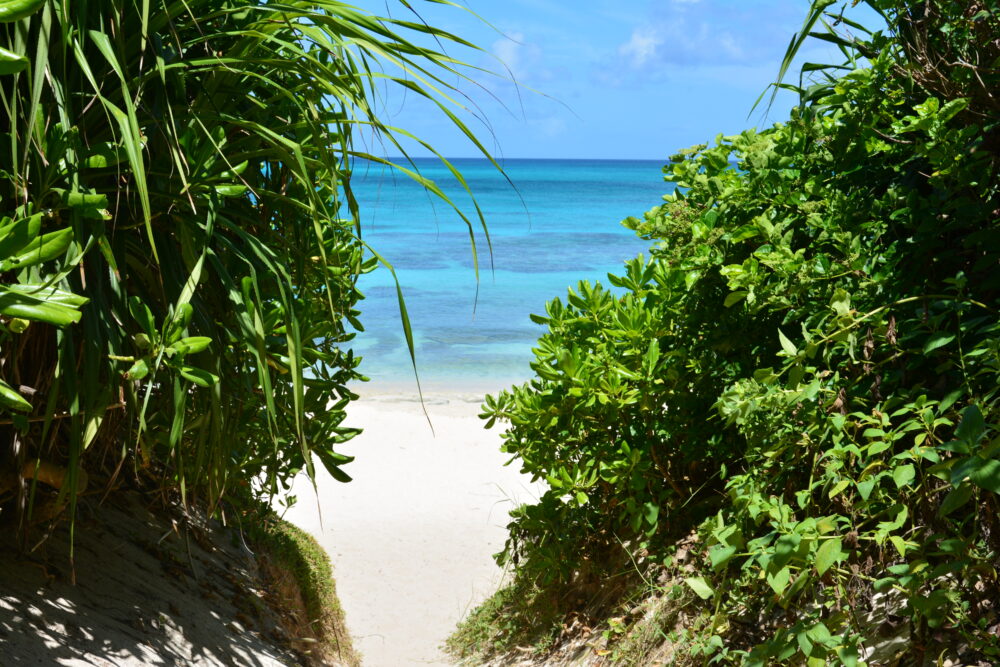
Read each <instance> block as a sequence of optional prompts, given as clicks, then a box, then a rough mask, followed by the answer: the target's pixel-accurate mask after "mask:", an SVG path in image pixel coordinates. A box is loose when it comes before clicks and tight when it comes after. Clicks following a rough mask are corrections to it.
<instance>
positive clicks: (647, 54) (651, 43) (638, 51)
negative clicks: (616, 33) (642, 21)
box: [618, 28, 663, 67]
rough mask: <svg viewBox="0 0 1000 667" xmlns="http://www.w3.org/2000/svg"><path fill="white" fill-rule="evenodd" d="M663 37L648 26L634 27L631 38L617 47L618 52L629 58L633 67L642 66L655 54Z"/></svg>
mask: <svg viewBox="0 0 1000 667" xmlns="http://www.w3.org/2000/svg"><path fill="white" fill-rule="evenodd" d="M662 44H663V38H662V37H660V36H659V35H657V34H656V33H655V32H654V31H653V30H650V29H649V28H636V29H635V30H633V31H632V38H631V39H630V40H629V41H627V42H625V43H624V44H622V45H621V46H619V47H618V53H619V54H620V55H622V56H625V57H626V58H628V59H629V61H630V62H631V64H632V66H633V67H642V66H643V65H645V64H646V63H647V62H649V61H650V60H652V59H653V57H655V56H656V50H657V49H658V48H659V47H660V46H661V45H662Z"/></svg>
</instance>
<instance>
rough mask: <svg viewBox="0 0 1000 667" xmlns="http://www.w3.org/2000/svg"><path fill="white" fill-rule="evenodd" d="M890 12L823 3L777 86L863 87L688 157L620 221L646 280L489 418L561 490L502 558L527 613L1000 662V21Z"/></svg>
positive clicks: (603, 304) (556, 319)
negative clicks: (687, 558) (578, 614)
mask: <svg viewBox="0 0 1000 667" xmlns="http://www.w3.org/2000/svg"><path fill="white" fill-rule="evenodd" d="M855 4H857V3H855ZM865 4H867V5H869V6H870V7H871V8H873V9H874V10H876V11H877V12H879V13H880V14H881V15H882V17H883V18H884V19H885V24H886V25H885V27H884V28H882V29H878V30H872V31H869V30H867V29H865V28H864V27H863V26H861V25H859V24H857V23H855V22H853V21H851V20H850V18H849V17H845V16H843V15H842V13H838V12H833V11H832V10H831V9H830V7H831V5H833V2H832V0H817V1H816V2H814V3H813V4H812V8H811V11H810V14H809V18H808V20H807V21H806V24H805V26H804V28H803V30H802V33H801V34H800V35H798V36H797V37H796V38H795V39H794V40H793V42H792V46H791V48H790V51H789V54H788V57H787V58H786V61H785V64H784V66H783V68H782V72H784V71H785V70H787V68H788V65H789V63H790V62H791V59H792V57H793V56H794V55H795V52H796V51H797V50H798V49H799V48H800V47H801V45H802V43H803V42H804V41H805V40H806V39H807V38H808V36H809V35H812V36H814V37H817V38H819V39H823V40H826V41H828V42H832V43H834V44H836V45H837V46H838V47H839V48H840V49H841V51H842V52H843V54H844V56H845V62H844V63H843V64H837V65H819V64H806V65H805V66H804V67H803V68H802V72H803V77H802V79H803V80H806V79H808V82H804V83H800V85H799V86H794V85H791V84H782V85H783V86H785V87H789V88H792V89H794V90H796V91H797V92H798V93H799V95H800V97H801V103H800V105H799V106H798V107H797V108H796V109H795V110H794V111H793V112H792V113H791V116H790V118H788V120H787V121H786V122H783V123H780V124H778V125H775V126H774V127H772V128H770V129H767V130H764V131H754V130H748V131H746V132H743V133H741V134H739V135H736V136H731V137H720V138H718V139H717V141H716V142H715V144H714V145H712V146H707V145H703V146H696V147H694V148H691V149H689V150H686V151H683V152H681V153H680V154H678V155H676V156H674V157H673V158H671V162H670V165H668V166H667V167H666V168H665V174H666V180H667V181H668V182H670V183H673V184H675V186H676V190H675V191H674V192H673V193H672V194H670V195H668V196H667V197H665V203H664V204H662V205H660V206H657V207H656V208H654V209H652V210H651V211H649V212H648V213H646V214H645V216H644V217H643V218H642V219H641V220H640V219H635V218H630V219H628V220H626V222H625V224H626V225H627V226H629V227H630V228H632V229H634V230H636V232H637V233H638V234H640V235H641V236H642V237H643V238H647V239H649V240H651V241H652V242H654V244H653V246H652V249H651V257H650V258H649V259H644V258H642V257H639V258H636V259H634V260H632V261H630V262H628V263H627V264H626V266H625V268H624V271H623V273H622V275H620V276H611V277H609V279H610V281H611V283H612V284H613V285H614V286H616V287H618V288H619V291H618V292H611V291H609V290H608V289H605V288H602V287H601V286H599V285H598V286H591V285H588V284H586V283H582V284H580V285H579V286H578V288H577V289H575V290H571V291H570V293H569V295H568V297H567V300H566V302H563V301H562V300H560V299H555V300H553V301H552V302H550V303H549V304H548V305H547V308H546V312H545V314H544V315H543V316H538V317H536V318H535V319H536V321H538V322H540V323H542V324H545V325H547V327H548V331H547V333H546V334H545V335H543V336H542V338H541V339H540V340H539V342H538V345H537V348H536V359H535V361H534V363H533V364H532V368H533V370H534V371H535V373H536V377H535V378H534V379H533V380H531V381H530V382H528V383H526V384H524V385H522V386H519V387H514V388H512V389H510V390H508V391H504V392H501V393H500V394H498V395H496V396H491V397H487V399H486V403H485V405H484V414H483V417H484V418H485V419H488V420H489V425H492V424H494V423H495V422H501V423H505V424H507V425H508V426H507V431H506V433H505V434H504V436H503V437H504V445H503V448H504V451H506V452H508V453H510V454H513V455H514V456H515V457H516V458H517V460H518V461H519V463H520V465H521V466H522V469H523V470H524V471H525V472H527V473H529V474H531V475H532V476H533V477H535V478H538V479H545V480H547V481H548V483H549V485H550V490H549V491H548V492H547V493H546V494H545V495H544V496H543V497H542V498H541V499H540V500H539V502H538V503H536V504H534V505H528V506H524V507H521V508H519V509H517V510H516V511H515V512H514V513H513V522H512V524H511V527H510V537H509V539H508V541H507V544H506V547H505V549H504V551H503V552H502V553H501V554H499V555H498V558H499V560H500V562H501V563H505V564H511V565H514V566H515V567H516V570H515V582H514V587H515V589H516V590H526V589H525V587H526V586H538V587H540V588H541V589H542V590H543V591H549V592H556V591H559V593H554V594H553V595H554V597H553V599H554V600H556V601H557V603H558V604H560V605H561V606H562V609H563V611H568V610H570V609H573V608H576V609H579V608H581V606H582V604H581V603H579V602H577V603H573V602H572V600H571V598H570V597H569V595H568V593H563V592H561V591H569V590H573V589H577V590H583V591H594V590H598V589H600V587H601V586H602V585H604V582H605V581H606V578H607V577H608V576H618V575H621V574H622V573H623V572H627V571H633V572H635V573H638V574H642V575H643V576H646V577H649V576H650V575H651V574H652V573H655V572H656V569H657V568H663V567H667V568H668V569H669V570H670V573H673V574H674V575H676V576H680V577H681V579H680V580H682V581H684V582H685V583H683V584H677V585H680V586H685V587H686V589H690V592H692V593H694V594H695V595H696V596H697V597H698V598H700V599H701V600H703V602H702V603H701V604H700V606H698V605H695V606H696V607H697V609H698V614H699V615H700V620H696V621H691V622H690V623H689V627H690V628H691V629H693V630H694V631H695V632H694V633H693V634H688V635H686V636H687V639H686V640H685V641H686V642H687V647H688V650H687V651H686V653H687V654H688V655H689V656H692V657H691V659H692V660H697V661H701V660H704V661H706V662H710V663H712V664H729V663H738V664H751V665H764V664H784V663H789V664H809V665H822V664H827V663H839V664H846V665H855V664H861V663H862V662H865V661H867V662H869V663H871V664H888V663H890V662H891V661H892V660H893V659H894V658H896V657H898V655H897V654H899V653H900V651H905V652H906V658H907V659H909V660H912V661H913V664H921V663H922V661H923V660H938V659H939V657H941V656H945V655H946V654H950V655H958V654H959V653H960V652H961V653H962V655H961V658H962V661H963V663H968V662H972V661H975V660H983V661H986V662H995V661H997V660H1000V641H998V639H997V632H996V629H997V627H998V623H1000V609H997V608H996V599H997V597H998V593H1000V581H998V579H997V573H996V569H995V563H996V559H997V556H998V554H1000V523H998V519H997V517H998V511H997V510H998V509H1000V496H998V494H1000V459H998V456H1000V394H998V389H997V387H998V386H1000V383H998V380H1000V377H998V374H1000V324H998V308H1000V282H998V280H1000V278H998V273H997V270H996V267H997V263H998V261H1000V250H998V249H1000V238H998V232H1000V228H998V220H1000V192H998V189H1000V185H998V184H1000V179H998V175H1000V106H998V101H997V99H996V97H995V91H997V90H1000V69H998V66H1000V42H998V41H997V39H996V38H997V35H1000V8H998V7H997V5H996V3H995V2H965V1H964V0H935V1H933V2H924V1H921V2H915V1H913V0H867V1H866V3H865ZM692 528H693V529H695V531H696V534H695V535H693V536H692V537H691V546H690V550H691V552H692V553H693V554H694V555H695V558H694V559H693V560H694V562H693V564H691V563H690V562H688V563H686V564H682V561H683V559H681V558H679V552H680V551H681V550H680V549H678V547H677V545H676V542H677V540H678V539H679V538H682V537H685V536H687V535H689V534H690V532H691V530H692ZM684 551H687V549H684ZM647 582H648V579H647ZM646 585H648V583H647V584H646ZM588 596H589V593H588V595H587V596H584V598H583V599H586V597H588ZM682 597H683V596H682ZM505 599H506V598H505ZM508 601H509V600H508ZM491 604H493V606H494V608H497V609H501V612H500V613H507V614H516V613H525V614H526V613H527V612H525V611H524V610H525V608H526V606H525V605H522V604H514V605H509V604H505V603H504V601H503V600H500V601H499V603H497V601H496V600H495V601H494V603H491ZM527 607H530V605H527ZM489 613H493V612H489ZM532 622H533V621H532V619H531V617H530V616H527V615H526V616H523V617H522V618H521V623H522V624H524V625H530V624H531V623H532ZM482 626H483V619H480V627H482ZM894 633H895V634H897V636H901V637H903V638H904V639H903V643H902V648H900V644H898V643H897V644H893V643H892V642H890V641H888V639H889V637H888V635H891V634H894ZM502 634H503V633H495V632H494V633H492V634H490V633H485V635H489V636H488V637H485V635H484V637H480V638H479V639H475V638H474V639H473V640H471V641H470V642H467V643H466V644H464V649H469V647H470V644H475V643H476V642H479V644H478V646H477V648H478V649H482V650H486V651H487V652H489V651H497V650H510V649H512V648H514V646H516V645H517V644H516V643H515V642H516V640H517V633H507V634H506V638H505V637H504V636H502ZM483 639H485V640H486V641H487V642H494V643H495V645H493V646H488V645H487V646H485V647H484V644H483V641H481V640H483ZM464 649H463V650H464Z"/></svg>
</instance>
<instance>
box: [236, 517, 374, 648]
mask: <svg viewBox="0 0 1000 667" xmlns="http://www.w3.org/2000/svg"><path fill="white" fill-rule="evenodd" d="M250 538H251V540H252V542H253V544H254V546H255V547H256V548H257V549H258V550H259V552H260V554H261V556H262V557H261V561H262V565H263V569H264V571H265V573H266V574H267V577H268V579H269V581H268V586H267V591H268V595H269V596H270V598H271V599H272V601H273V602H274V606H275V607H276V608H278V609H282V610H286V612H287V614H286V617H285V619H284V620H285V623H286V626H287V627H286V630H287V631H288V632H289V634H290V636H291V637H292V643H293V645H295V646H296V647H297V648H298V649H299V650H300V651H302V652H303V653H304V654H306V655H307V656H308V658H309V660H308V662H309V664H316V665H329V664H338V665H358V664H360V660H359V658H358V657H357V655H356V654H355V653H354V650H353V648H352V647H351V639H350V635H348V634H347V629H346V627H345V626H344V611H343V609H341V607H340V600H339V599H338V598H337V590H336V587H335V585H334V583H333V568H332V567H331V565H330V558H329V556H327V554H326V552H325V551H323V548H322V547H321V546H320V545H319V543H317V542H316V540H315V538H313V537H312V536H311V535H309V534H308V533H306V532H305V531H303V530H302V529H300V528H298V527H296V526H294V525H292V524H290V523H288V522H287V521H284V520H282V519H279V518H278V517H276V516H274V515H269V516H267V517H264V518H263V520H261V521H260V522H258V523H257V524H256V525H254V526H253V527H252V528H251V530H250Z"/></svg>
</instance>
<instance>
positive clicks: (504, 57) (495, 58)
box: [354, 0, 874, 161]
mask: <svg viewBox="0 0 1000 667" xmlns="http://www.w3.org/2000/svg"><path fill="white" fill-rule="evenodd" d="M456 2H457V3H458V4H460V5H461V6H462V7H464V8H467V10H468V11H466V10H465V9H461V8H456V7H449V6H444V5H441V4H437V3H434V2H428V1H426V0H411V4H412V6H413V8H414V9H415V10H416V11H417V12H419V13H420V15H421V17H422V18H423V19H424V20H425V21H426V22H427V23H429V24H431V25H434V26H437V27H440V28H443V29H445V30H448V31H449V32H452V33H454V34H457V35H460V36H461V37H463V38H465V39H467V40H469V41H471V42H473V43H474V44H477V45H478V46H479V47H481V49H482V51H478V52H477V51H472V50H468V49H463V48H460V47H448V48H447V51H448V53H449V55H452V56H454V57H457V58H459V59H461V60H463V61H464V62H467V63H469V64H472V65H475V66H477V67H480V68H483V69H486V70H489V71H492V72H495V73H497V75H488V74H483V73H475V74H473V79H474V80H473V81H471V82H462V83H460V84H459V87H460V89H461V90H462V92H463V94H464V95H467V96H468V99H463V100H462V102H463V104H464V105H465V106H466V108H467V111H465V112H461V111H460V112H459V115H460V116H461V117H462V118H463V120H464V121H465V122H466V123H467V124H468V125H469V126H470V128H471V129H472V130H473V131H474V132H475V133H476V134H477V135H478V136H479V137H480V138H481V139H482V141H483V143H484V144H485V145H486V148H487V149H488V150H489V151H490V152H492V153H493V154H495V155H497V156H500V157H506V158H597V159H651V160H661V161H666V159H667V158H668V157H669V156H670V155H672V154H674V153H676V152H677V151H678V150H680V149H682V148H686V147H688V146H691V145H694V144H698V143H704V142H709V141H712V140H713V139H714V138H715V137H716V136H717V135H718V134H720V133H721V134H734V133H736V132H739V131H741V130H743V129H746V128H748V127H760V126H766V125H769V124H771V123H772V122H775V121H780V120H781V119H783V118H784V117H786V116H787V112H788V110H789V108H790V107H791V105H792V104H793V102H794V98H793V97H792V96H791V94H783V95H782V97H780V98H779V100H778V101H777V103H776V104H775V105H774V106H773V107H772V108H771V110H770V115H769V116H768V117H764V116H763V115H762V113H761V112H762V108H763V106H766V105H761V107H758V109H757V110H756V111H754V112H752V113H751V110H752V108H753V105H754V102H755V100H757V98H758V96H760V94H761V93H762V92H763V91H764V90H765V89H766V88H767V86H768V84H769V83H770V82H772V81H773V80H774V79H775V76H776V74H777V71H778V67H779V65H780V63H781V59H782V56H783V55H784V53H785V49H786V48H787V46H788V43H789V40H790V38H791V36H792V35H793V34H794V33H795V32H796V31H797V30H798V29H800V28H801V26H802V22H803V20H804V19H805V16H806V12H807V8H808V4H809V3H808V1H807V0H456ZM354 4H355V5H357V6H359V7H361V8H363V9H367V10H369V11H371V12H373V13H375V14H378V15H380V16H386V15H390V16H393V17H396V18H400V19H407V20H410V19H412V14H410V13H409V12H408V11H407V10H406V9H405V8H404V7H403V6H402V5H401V4H400V3H399V2H398V1H397V0H354ZM476 15H478V18H477V16H476ZM852 16H853V17H854V18H855V19H856V20H859V19H860V20H861V22H862V23H864V24H866V25H873V24H874V22H873V21H872V17H871V15H870V14H869V15H866V14H864V13H859V12H858V11H857V10H855V13H854V14H852ZM803 51H804V59H805V60H811V61H816V62H840V58H839V56H838V54H836V53H834V52H832V47H830V46H829V45H827V44H826V43H824V42H818V41H815V42H814V43H812V44H810V45H808V46H807V47H806V48H805V49H804V50H803ZM824 58H826V59H825V60H824ZM381 104H382V106H381V107H380V108H379V113H380V114H381V116H382V117H383V118H384V119H387V120H388V121H389V122H391V123H392V124H394V125H396V126H399V127H402V128H404V129H406V130H407V131H410V132H412V133H413V134H415V135H417V136H418V137H420V138H421V139H424V140H426V141H428V142H429V143H430V144H431V145H433V146H434V147H435V148H436V149H437V150H439V151H440V152H441V153H442V154H444V155H446V156H448V157H475V156H477V155H479V153H478V150H477V149H476V147H475V146H474V145H473V144H472V143H471V142H469V141H468V139H466V138H465V137H464V136H462V135H461V133H459V132H457V131H456V130H455V129H454V128H453V127H451V126H450V124H449V123H448V122H447V121H446V120H444V119H443V118H442V116H441V114H440V113H438V112H436V111H435V110H434V109H433V108H431V107H429V106H428V105H427V104H423V103H421V101H420V100H419V99H417V98H416V96H414V95H412V94H404V93H402V92H401V91H399V90H387V91H386V92H385V93H384V95H383V99H382V100H381ZM369 148H371V149H372V151H373V152H380V151H379V149H378V148H377V147H372V146H369ZM407 150H408V151H409V152H412V154H414V155H423V154H426V152H424V151H422V150H421V149H419V147H416V148H414V147H410V146H408V148H407ZM384 152H386V153H389V154H393V153H398V151H395V150H387V151H384Z"/></svg>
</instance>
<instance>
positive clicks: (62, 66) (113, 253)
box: [0, 0, 471, 511]
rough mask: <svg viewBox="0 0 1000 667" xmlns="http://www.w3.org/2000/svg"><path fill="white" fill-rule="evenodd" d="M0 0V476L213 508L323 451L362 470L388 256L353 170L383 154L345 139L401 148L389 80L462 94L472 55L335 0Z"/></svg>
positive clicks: (283, 476)
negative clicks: (373, 315) (380, 284)
mask: <svg viewBox="0 0 1000 667" xmlns="http://www.w3.org/2000/svg"><path fill="white" fill-rule="evenodd" d="M7 5H11V6H14V5H18V6H23V7H24V11H23V12H18V13H17V14H16V15H14V14H10V13H6V14H0V106H2V108H3V118H4V120H5V123H4V125H3V130H2V132H0V413H2V414H3V416H4V419H3V420H0V421H2V422H3V423H2V424H0V434H2V437H3V439H4V441H5V442H10V443H12V445H11V448H10V450H9V451H8V449H7V448H6V447H5V448H4V450H3V451H0V465H2V466H3V467H4V468H6V467H7V466H8V464H9V463H10V461H8V459H14V458H17V459H19V460H17V461H16V464H17V465H16V469H18V470H21V469H22V464H23V463H24V461H33V460H36V459H39V460H42V461H43V462H46V463H52V464H53V465H58V466H60V467H64V468H65V469H66V470H67V471H68V473H67V474H68V475H69V477H70V479H71V481H72V479H73V478H74V477H75V476H76V475H77V474H78V472H77V471H78V470H80V469H81V468H82V469H88V468H89V469H90V470H91V471H95V469H99V468H103V470H101V471H100V472H102V473H104V474H102V475H101V477H102V478H103V479H108V478H111V479H114V477H115V476H116V475H118V474H120V471H121V470H122V469H123V466H125V464H126V463H128V464H129V465H130V466H131V467H132V468H133V469H134V470H135V471H138V472H141V474H144V475H149V476H156V477H157V478H158V481H160V482H161V483H162V484H163V485H164V486H165V487H168V488H175V489H179V491H180V493H181V495H182V496H185V497H186V496H188V495H191V494H195V495H197V496H198V497H199V498H201V499H203V500H205V501H207V502H209V503H215V502H217V501H219V500H220V499H222V498H225V497H227V496H229V497H230V498H231V499H235V498H237V497H240V494H236V495H232V494H231V492H232V491H233V490H234V489H238V488H239V487H244V486H252V491H253V493H254V494H255V495H256V496H258V497H264V496H267V495H269V494H271V493H273V492H275V491H277V490H278V488H279V485H280V484H282V483H284V482H285V481H286V480H287V479H289V478H290V477H292V476H294V475H295V474H297V473H298V472H299V471H300V470H303V469H304V470H307V471H309V472H310V474H311V473H312V472H313V461H314V457H315V458H317V459H318V460H319V461H320V462H321V463H322V464H323V465H324V466H325V467H326V469H327V470H328V471H329V472H330V474H332V475H333V476H334V477H335V478H337V479H339V480H341V481H346V480H347V479H349V478H348V476H347V475H346V473H344V471H343V470H342V466H343V465H344V464H345V463H347V462H349V461H350V458H349V457H346V456H343V455H341V454H338V453H337V452H336V448H337V445H338V444H339V443H341V442H343V441H345V440H347V439H349V438H351V437H353V436H354V435H355V434H356V433H357V429H353V428H349V427H347V426H346V425H345V424H344V423H343V422H344V418H345V410H344V408H345V406H346V404H347V403H348V402H349V401H350V400H352V399H353V398H355V395H354V393H353V392H352V391H351V389H349V388H348V385H349V383H350V382H352V381H355V380H360V379H361V378H362V376H361V374H360V372H359V370H358V363H359V359H358V358H357V357H356V356H355V355H354V354H353V353H352V352H351V350H350V341H351V339H352V337H353V336H354V333H353V329H360V327H361V324H360V323H359V321H358V316H359V312H358V308H357V305H358V302H359V300H360V299H361V294H360V293H359V292H358V290H357V287H356V282H357V279H358V276H359V275H360V274H362V273H364V272H366V271H369V270H371V269H373V268H374V266H375V264H376V263H377V262H375V260H371V259H367V258H365V254H364V253H365V250H366V245H365V244H364V243H363V241H362V240H361V238H360V235H359V231H358V225H357V222H358V216H359V212H358V205H357V202H356V201H355V199H354V197H353V195H352V191H351V180H350V179H351V169H352V168H353V164H354V162H355V160H356V159H358V158H368V159H374V160H379V161H384V160H381V159H379V158H375V157H373V156H369V155H366V154H365V153H364V152H362V151H359V150H358V149H357V148H356V147H355V145H354V143H353V140H352V138H353V136H354V133H355V132H356V130H357V129H358V128H359V127H360V128H365V129H366V131H370V132H372V133H373V136H375V137H379V138H380V141H384V142H385V143H387V144H388V145H398V144H396V141H395V138H394V136H395V135H394V131H393V130H392V129H390V128H388V127H386V126H385V125H384V124H383V123H382V122H381V120H380V119H379V117H378V115H377V114H376V113H375V112H374V111H373V108H372V107H373V105H372V104H371V103H370V99H371V98H372V96H373V95H376V96H377V95H382V94H384V92H385V89H384V86H389V87H390V88H392V87H395V86H402V87H404V88H405V89H406V90H407V91H408V93H409V94H412V93H417V94H419V95H423V96H425V97H427V98H429V99H431V100H432V101H435V102H437V103H439V104H440V105H441V107H442V110H444V109H445V105H446V104H448V98H447V97H446V96H445V91H448V90H451V89H452V86H453V84H454V82H455V81H458V80H460V78H461V77H460V75H461V65H460V64H458V63H456V61H455V60H454V59H452V58H451V57H449V56H445V55H443V54H442V53H439V52H437V51H434V50H432V49H429V48H424V47H420V46H418V45H417V44H415V43H414V42H412V41H411V40H410V37H412V36H414V35H416V36H417V39H418V41H419V39H420V35H421V34H424V35H426V34H427V33H431V34H433V36H434V37H435V39H437V40H438V42H437V43H438V44H439V45H442V46H443V45H444V44H446V43H456V42H461V43H463V44H467V43H466V42H465V41H464V40H461V39H460V38H458V37H455V36H452V35H449V34H448V33H445V32H442V31H439V30H436V29H434V28H432V27H430V26H426V25H422V24H419V23H414V22H409V21H398V20H393V19H379V18H378V17H376V16H373V15H370V14H368V13H366V12H363V11H361V10H357V9H354V8H352V7H350V6H349V5H346V4H343V3H340V2H336V1H334V0H318V1H316V2H312V1H309V2H307V1H305V0H284V1H277V0H268V1H264V2H259V1H257V0H188V1H185V2H168V1H167V0H153V1H151V2H131V1H126V0H102V1H99V2H95V1H93V0H63V1H60V2H56V1H54V0H39V1H36V2H21V3H17V2H7V3H5V4H4V6H5V7H6V6H7ZM29 10H30V11H29ZM455 75H459V79H456V78H454V77H455ZM443 77H447V78H448V79H449V81H450V82H451V83H449V82H447V81H444V80H443ZM415 79H416V80H418V81H420V82H422V83H419V84H415V83H414V80H415ZM447 114H450V115H449V119H450V120H449V121H448V122H453V123H454V124H455V125H456V126H457V129H458V130H459V131H462V132H465V133H466V134H468V130H467V128H466V127H465V126H464V125H463V124H462V123H461V121H460V120H458V117H457V116H455V115H454V114H453V113H452V112H451V111H450V110H448V111H447ZM470 137H471V135H470ZM445 163H446V164H448V166H450V164H449V163H447V161H445ZM394 166H396V165H394ZM398 168H399V169H401V170H403V171H406V172H408V173H410V175H411V176H412V177H413V178H415V179H417V180H418V181H420V182H421V183H423V184H424V185H426V186H427V187H428V189H430V190H432V191H434V192H435V193H437V194H438V195H440V196H442V197H444V195H443V193H441V191H440V190H438V189H437V188H436V186H435V185H434V184H433V183H430V182H429V181H426V180H425V179H423V178H422V177H420V176H419V175H418V174H415V173H412V172H410V171H409V170H408V169H405V168H404V167H402V166H398ZM12 469H14V468H13V467H12ZM124 469H126V470H127V468H124ZM91 477H92V478H93V475H92V476H91ZM77 486H78V485H77V484H76V483H71V484H70V485H68V487H67V489H74V488H77ZM239 491H240V493H242V491H243V490H242V489H241V488H240V489H239ZM70 495H71V496H73V497H75V496H74V494H72V493H71V494H70ZM244 495H245V494H244ZM0 511H3V509H0Z"/></svg>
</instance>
